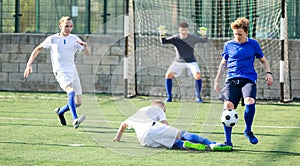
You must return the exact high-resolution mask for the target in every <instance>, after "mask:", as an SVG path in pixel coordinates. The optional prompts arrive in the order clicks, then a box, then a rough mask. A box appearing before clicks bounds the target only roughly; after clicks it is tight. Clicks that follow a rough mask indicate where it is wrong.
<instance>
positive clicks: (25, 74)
mask: <svg viewBox="0 0 300 166" xmlns="http://www.w3.org/2000/svg"><path fill="white" fill-rule="evenodd" d="M30 73H32V65H27V66H26V69H25V71H24V77H25V78H28V76H29V74H30Z"/></svg>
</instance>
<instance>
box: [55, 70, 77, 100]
mask: <svg viewBox="0 0 300 166" xmlns="http://www.w3.org/2000/svg"><path fill="white" fill-rule="evenodd" d="M54 76H55V78H56V80H57V82H58V83H59V86H60V87H61V88H62V89H63V90H65V89H66V87H67V86H69V85H70V84H71V85H72V88H73V90H74V92H75V94H76V95H81V94H82V89H81V83H80V79H79V76H78V72H77V70H75V72H74V73H63V72H55V73H54Z"/></svg>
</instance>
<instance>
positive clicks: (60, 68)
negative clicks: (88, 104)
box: [24, 16, 90, 129]
mask: <svg viewBox="0 0 300 166" xmlns="http://www.w3.org/2000/svg"><path fill="white" fill-rule="evenodd" d="M59 28H60V30H61V31H60V33H58V34H54V35H51V36H49V37H47V38H46V39H45V40H44V41H43V42H42V43H41V44H40V45H38V46H37V47H36V48H35V49H34V50H33V51H32V53H31V56H30V58H29V60H28V62H27V66H26V69H25V71H24V77H25V78H27V77H28V76H29V74H30V73H31V72H32V63H33V61H34V59H35V58H36V57H37V56H38V54H39V53H40V52H41V51H42V49H43V48H46V49H50V54H51V62H52V70H53V73H54V76H55V78H56V80H57V82H58V83H59V85H60V87H61V88H62V89H63V90H64V91H65V92H66V93H67V94H68V103H67V104H66V105H65V106H63V107H61V108H56V109H55V110H54V112H55V113H56V114H57V116H58V118H59V120H60V123H61V124H62V125H66V120H65V117H64V113H65V112H67V111H69V110H70V112H71V114H72V118H73V127H74V129H77V128H78V127H79V124H80V123H82V122H83V121H84V119H85V116H84V115H81V116H79V117H78V116H77V112H76V107H79V106H80V105H81V104H82V89H81V84H80V80H79V76H78V73H77V69H76V66H75V60H74V59H75V53H76V52H77V51H83V52H84V53H85V54H86V55H90V50H89V49H88V48H87V43H85V42H83V41H82V40H81V39H80V38H79V37H78V36H76V35H73V34H71V32H72V29H73V22H72V20H71V18H70V17H67V16H66V17H62V18H61V19H60V20H59Z"/></svg>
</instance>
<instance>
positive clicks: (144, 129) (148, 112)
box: [113, 100, 232, 151]
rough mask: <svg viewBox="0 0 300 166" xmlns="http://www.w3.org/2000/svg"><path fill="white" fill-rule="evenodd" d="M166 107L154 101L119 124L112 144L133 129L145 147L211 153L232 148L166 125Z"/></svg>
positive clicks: (160, 102) (158, 101)
mask: <svg viewBox="0 0 300 166" xmlns="http://www.w3.org/2000/svg"><path fill="white" fill-rule="evenodd" d="M165 112H166V106H165V103H164V102H163V101H160V100H155V101H153V102H152V103H151V105H150V106H148V107H143V108H141V109H139V110H138V111H137V112H136V113H135V114H133V115H131V116H130V117H129V118H128V119H127V120H125V121H124V122H123V123H121V125H120V127H119V130H118V132H117V134H116V137H115V138H114V139H113V141H114V142H120V141H121V137H122V134H123V132H124V131H125V129H126V128H127V127H128V128H133V129H134V130H135V133H136V136H137V139H138V141H139V143H140V144H141V145H142V146H145V147H152V148H158V147H164V148H169V149H171V148H175V149H193V150H200V151H201V150H206V148H208V149H210V150H212V151H231V150H232V147H231V146H227V145H224V144H220V143H217V142H214V141H211V140H209V139H207V138H203V137H201V136H199V135H197V134H194V133H189V132H186V131H182V130H179V129H177V128H174V127H171V126H169V125H168V121H167V119H166V114H165Z"/></svg>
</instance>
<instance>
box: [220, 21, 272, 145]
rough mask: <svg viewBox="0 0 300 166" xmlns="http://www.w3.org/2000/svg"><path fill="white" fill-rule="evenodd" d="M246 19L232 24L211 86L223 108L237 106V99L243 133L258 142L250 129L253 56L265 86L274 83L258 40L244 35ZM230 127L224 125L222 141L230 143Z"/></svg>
mask: <svg viewBox="0 0 300 166" xmlns="http://www.w3.org/2000/svg"><path fill="white" fill-rule="evenodd" d="M248 28H249V20H247V19H246V18H243V17H242V18H238V19H237V20H236V21H234V22H233V23H232V24H231V29H232V31H233V34H234V39H232V40H230V41H227V42H226V43H225V44H224V50H223V53H222V57H223V58H222V60H221V62H220V65H219V69H218V72H217V75H216V78H215V85H214V89H215V90H216V92H217V93H219V94H220V99H221V100H222V101H223V102H224V109H236V108H237V106H238V104H239V102H240V100H241V99H242V104H243V105H245V107H246V108H245V112H244V120H245V124H246V126H245V130H244V135H245V137H246V138H247V139H249V141H250V143H252V144H257V143H258V139H257V138H256V137H255V135H254V134H253V132H252V128H251V127H252V123H253V120H254V114H255V99H256V81H257V73H256V71H255V68H254V60H255V58H256V59H258V60H259V61H260V63H261V64H262V66H263V68H264V70H265V72H266V76H265V80H266V83H267V85H268V86H271V85H272V84H273V77H272V73H271V71H270V66H269V63H268V61H267V59H266V58H265V56H264V54H263V52H262V50H261V48H260V46H259V44H258V42H257V41H256V40H253V39H250V38H247V35H248ZM226 69H227V76H226V82H225V86H224V87H223V89H222V90H221V89H220V87H219V81H220V79H221V76H222V75H223V74H224V73H225V71H226ZM231 133H232V127H227V126H225V125H224V135H225V144H227V145H230V146H232V142H231Z"/></svg>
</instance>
